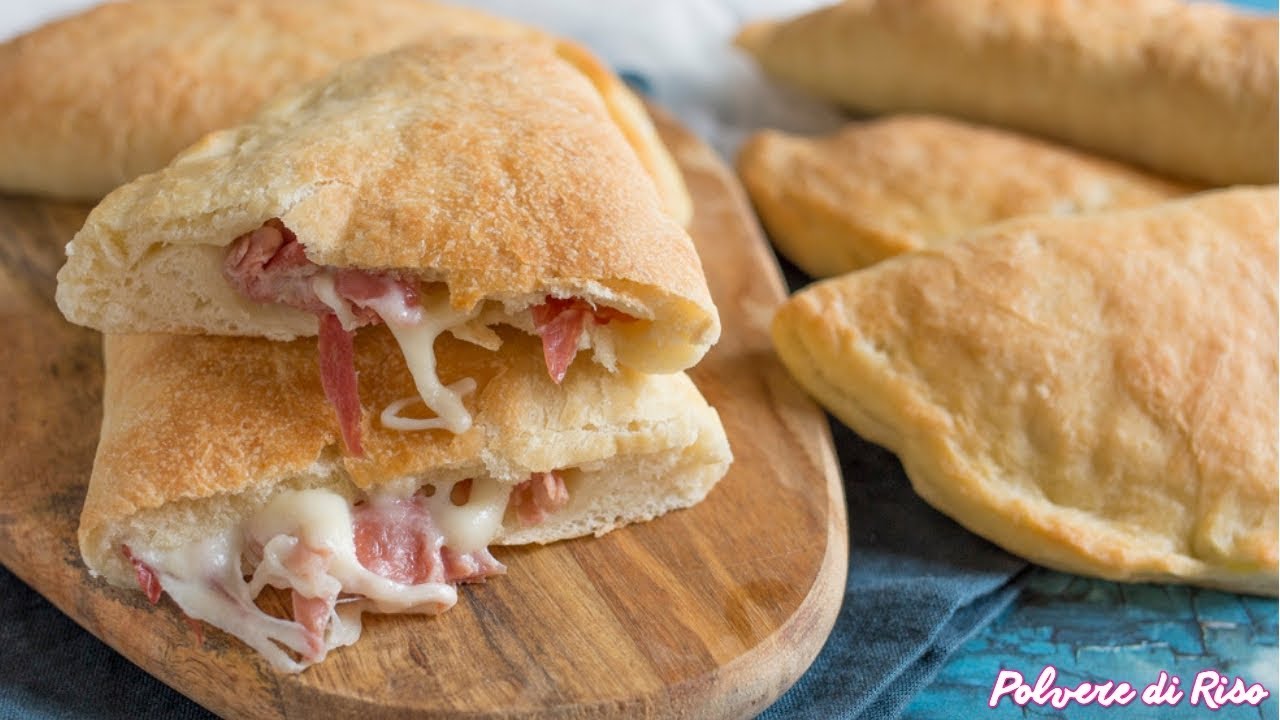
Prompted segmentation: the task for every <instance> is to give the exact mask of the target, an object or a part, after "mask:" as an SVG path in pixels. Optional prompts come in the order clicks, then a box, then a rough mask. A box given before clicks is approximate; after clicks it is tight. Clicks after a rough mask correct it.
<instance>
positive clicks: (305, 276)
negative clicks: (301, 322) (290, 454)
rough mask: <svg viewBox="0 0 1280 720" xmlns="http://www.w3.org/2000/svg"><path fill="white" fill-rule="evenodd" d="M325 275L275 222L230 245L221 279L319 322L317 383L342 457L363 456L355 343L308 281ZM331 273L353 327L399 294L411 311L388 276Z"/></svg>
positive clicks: (373, 320)
mask: <svg viewBox="0 0 1280 720" xmlns="http://www.w3.org/2000/svg"><path fill="white" fill-rule="evenodd" d="M322 271H326V269H325V268H324V267H322V266H320V265H317V264H315V263H313V262H311V260H310V259H308V258H307V254H306V250H305V249H304V248H303V246H302V243H300V242H298V238H297V236H296V235H294V234H293V232H292V231H291V230H289V228H287V227H285V225H284V223H282V222H281V221H280V220H279V219H278V218H272V219H270V220H268V221H267V222H265V223H263V225H262V227H260V228H258V229H256V230H254V231H252V232H248V233H245V234H244V235H241V236H240V237H238V238H236V239H235V241H234V242H232V244H231V249H230V250H228V251H227V256H226V258H225V259H224V261H223V265H222V274H223V276H224V277H225V278H226V279H227V282H229V283H230V284H231V286H232V287H234V288H235V289H236V290H238V291H239V292H240V294H241V295H244V296H245V297H247V298H249V299H250V300H254V301H256V302H261V303H282V304H284V305H288V306H289V307H293V308H297V309H299V310H302V311H304V312H311V313H315V314H316V315H317V316H318V317H319V320H320V337H319V342H318V345H319V353H320V380H321V384H322V385H323V386H324V394H325V397H326V398H328V400H329V403H330V404H331V405H333V409H334V412H335V413H336V414H337V416H338V425H339V427H340V428H341V431H342V441H343V444H344V445H346V448H347V452H348V453H350V454H351V455H354V456H356V457H361V456H363V455H364V448H363V444H362V443H361V427H360V389H359V384H358V381H357V379H356V368H355V346H354V343H355V340H354V337H353V333H352V330H354V328H351V329H347V328H343V327H342V323H340V322H339V321H338V318H337V316H336V315H335V314H334V312H333V309H332V308H330V307H329V306H328V305H326V304H324V303H323V302H321V301H320V298H319V297H318V296H317V295H316V293H315V290H314V289H313V287H312V284H311V283H312V280H313V279H314V278H315V276H316V275H318V274H319V273H320V272H322ZM333 272H334V290H335V292H336V293H337V295H338V297H339V298H341V299H343V300H345V301H346V302H347V305H348V308H347V309H348V310H349V311H350V312H351V315H352V317H354V318H355V320H356V327H359V326H363V325H373V324H377V323H379V322H382V319H381V318H380V317H379V316H378V314H377V313H376V312H374V310H373V309H372V308H371V307H369V305H370V304H371V303H374V302H377V301H378V300H380V299H382V298H385V297H387V296H388V295H389V294H393V293H399V294H400V296H401V298H403V302H402V303H400V305H401V306H403V307H416V306H417V304H418V295H417V291H416V290H415V289H414V287H413V285H412V284H411V283H409V282H406V281H404V280H401V279H400V278H398V277H396V276H395V275H393V274H389V273H372V272H365V271H363V270H349V269H348V270H337V271H333Z"/></svg>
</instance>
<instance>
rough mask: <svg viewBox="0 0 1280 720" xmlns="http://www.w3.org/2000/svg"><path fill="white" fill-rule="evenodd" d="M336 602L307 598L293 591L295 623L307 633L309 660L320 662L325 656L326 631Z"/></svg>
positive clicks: (328, 599) (326, 599) (307, 657)
mask: <svg viewBox="0 0 1280 720" xmlns="http://www.w3.org/2000/svg"><path fill="white" fill-rule="evenodd" d="M334 600H335V598H312V597H307V596H305V595H303V594H301V593H299V592H298V591H297V590H294V591H293V621H294V622H296V623H298V624H299V625H301V626H302V628H303V629H304V630H306V631H307V651H308V652H307V656H306V659H307V660H311V661H318V660H319V659H320V658H321V657H323V656H324V652H325V648H324V644H325V643H324V631H325V628H327V627H328V626H329V613H330V611H332V610H333V603H334Z"/></svg>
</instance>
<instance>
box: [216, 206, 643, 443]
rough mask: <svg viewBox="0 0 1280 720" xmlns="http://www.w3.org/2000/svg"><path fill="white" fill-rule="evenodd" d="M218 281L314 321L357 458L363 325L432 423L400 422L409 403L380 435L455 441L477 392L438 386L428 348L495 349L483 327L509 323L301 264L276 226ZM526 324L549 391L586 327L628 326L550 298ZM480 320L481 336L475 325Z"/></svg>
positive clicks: (392, 409) (241, 252)
mask: <svg viewBox="0 0 1280 720" xmlns="http://www.w3.org/2000/svg"><path fill="white" fill-rule="evenodd" d="M222 271H223V276H224V277H226V279H227V281H228V282H229V283H230V284H231V285H232V286H233V287H235V288H236V290H237V291H239V292H240V294H241V295H243V296H245V297H247V298H249V299H250V300H253V301H256V302H261V303H280V304H283V305H288V306H289V307H293V308H297V309H299V310H302V311H304V312H310V313H315V314H316V316H317V317H318V318H319V321H320V333H319V354H320V378H321V382H322V385H323V386H324V392H325V397H326V398H328V400H329V404H331V405H332V406H333V408H334V411H335V413H336V414H337V416H338V422H339V425H340V427H341V428H342V439H343V443H344V444H345V445H346V447H347V451H348V452H349V453H351V454H353V455H357V456H360V455H363V454H364V450H363V446H362V445H361V438H360V435H361V430H360V411H361V408H360V393H359V387H358V384H357V379H356V369H355V347H354V331H355V330H356V329H357V328H359V327H362V326H365V325H373V324H377V323H385V324H386V326H387V328H388V329H390V330H391V333H392V334H393V335H394V336H395V339H396V342H397V343H398V344H399V345H400V350H401V352H402V353H403V354H404V358H405V361H406V363H407V364H408V367H409V371H410V372H411V373H412V374H413V381H414V385H415V386H416V387H417V390H418V395H419V397H420V398H421V400H422V402H424V403H425V404H426V406H427V407H428V408H430V409H431V411H432V412H434V413H435V414H436V417H434V418H429V419H415V418H407V417H403V416H401V415H400V412H401V411H402V410H403V409H404V408H405V406H406V405H408V404H409V403H410V402H412V401H413V400H414V399H413V398H406V399H403V400H399V401H397V402H395V403H393V404H392V405H391V406H389V407H388V408H387V409H385V410H384V411H383V413H382V416H381V418H382V422H383V425H385V426H387V427H389V428H391V429H393V430H430V429H436V428H442V429H445V430H448V431H450V432H454V433H461V432H466V430H467V429H468V428H470V427H471V414H470V413H469V412H468V411H467V408H466V406H465V405H464V404H463V397H464V396H465V395H466V394H467V393H469V392H472V391H473V390H474V389H475V383H474V382H473V381H471V380H470V379H465V380H461V381H458V382H456V383H453V384H452V385H444V384H442V383H441V382H440V378H439V377H438V375H437V373H436V360H435V340H436V338H437V337H439V336H440V334H441V333H444V332H446V331H448V332H451V333H452V334H453V335H455V336H456V337H458V338H459V339H461V340H466V341H469V342H473V343H476V344H478V345H482V346H485V347H489V348H490V349H497V343H498V342H499V340H498V337H497V336H496V335H494V334H493V333H492V331H489V330H488V325H490V324H493V323H497V322H510V321H511V319H510V318H505V317H503V316H502V315H500V314H495V313H483V308H482V306H483V305H485V304H484V303H480V304H479V305H478V306H477V307H475V308H473V309H471V310H469V311H460V310H457V309H455V308H453V307H452V306H451V305H450V303H449V294H448V290H447V289H446V288H444V287H443V286H442V285H441V284H439V283H435V284H433V285H431V286H429V287H425V288H424V287H423V286H421V285H420V284H419V283H418V281H417V280H415V279H413V278H410V277H405V276H402V275H400V274H398V273H396V272H391V271H388V272H374V271H368V270H358V269H351V268H337V267H331V266H324V265H317V264H316V263H314V262H312V261H311V260H309V259H308V258H307V256H306V252H305V250H304V248H303V246H302V243H300V242H298V238H297V236H295V235H294V234H293V232H292V231H291V230H289V228H287V227H285V226H284V223H282V222H281V221H280V220H279V219H276V218H272V219H271V220H268V221H267V222H266V223H264V224H263V225H262V227H259V228H258V229H256V230H254V231H252V232H248V233H245V234H244V235H241V236H240V237H238V238H236V239H235V241H234V242H232V243H231V247H230V249H229V250H228V252H227V255H226V258H225V260H224V262H223V268H222ZM529 315H530V317H529V319H528V323H527V325H528V327H530V328H532V330H533V332H534V333H535V334H537V335H538V336H540V337H541V339H542V352H543V357H544V359H545V361H546V364H547V372H548V373H549V374H550V375H551V378H552V379H553V380H554V381H555V382H556V383H559V382H561V381H562V380H564V376H565V373H566V372H568V369H569V365H570V363H572V362H573V359H574V357H575V356H576V355H577V353H578V350H579V349H582V348H584V347H586V346H589V342H590V340H589V338H590V335H589V333H588V331H587V329H588V327H589V323H590V324H591V325H606V324H608V323H610V322H612V321H615V320H616V321H622V322H626V321H632V320H634V319H635V318H633V317H632V316H630V315H628V314H626V313H624V312H622V311H620V310H617V309H614V308H609V307H604V306H601V307H594V306H592V305H591V304H590V303H588V302H587V301H585V300H583V299H581V298H555V297H551V296H548V297H546V298H545V299H544V301H543V302H542V303H541V304H539V305H535V306H532V307H531V308H530V309H529ZM477 320H478V321H479V322H480V323H481V326H480V327H479V328H477V327H476V326H475V323H474V322H473V321H477Z"/></svg>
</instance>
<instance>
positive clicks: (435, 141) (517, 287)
mask: <svg viewBox="0 0 1280 720" xmlns="http://www.w3.org/2000/svg"><path fill="white" fill-rule="evenodd" d="M67 256H68V257H67V263H66V265H65V266H64V267H63V268H62V270H61V272H60V273H59V275H58V292H57V299H58V305H59V307H60V308H61V309H62V311H63V313H64V314H65V315H66V316H67V318H68V319H70V320H71V321H72V322H76V323H80V324H83V325H88V326H90V327H93V328H96V329H99V330H102V331H104V332H110V333H138V332H166V333H181V334H185V333H207V334H220V335H251V336H260V337H266V338H271V339H274V340H289V339H292V338H296V337H299V336H306V335H316V334H317V333H318V335H319V349H320V367H321V374H322V376H323V378H324V380H325V390H326V392H327V393H328V395H329V397H330V400H331V401H332V403H333V405H334V406H335V408H336V410H337V412H338V414H339V416H340V417H341V418H342V421H343V428H344V431H345V438H346V441H347V446H348V449H349V450H351V451H352V452H353V453H356V454H358V453H359V452H360V438H359V433H358V432H357V428H358V427H359V420H360V418H359V407H360V401H359V397H358V393H357V388H356V376H355V373H354V370H353V367H352V364H351V343H352V335H353V331H354V330H356V329H357V328H360V327H363V326H366V325H371V324H385V325H386V326H387V327H388V328H390V329H391V331H392V333H393V334H394V335H395V337H396V339H397V341H398V342H399V344H400V347H401V350H402V352H403V354H404V358H405V360H406V362H407V363H408V365H409V368H410V370H411V371H412V372H413V375H414V378H415V381H416V384H417V388H418V393H419V395H420V397H421V398H422V400H423V401H424V402H425V403H426V405H427V407H428V408H429V409H430V410H431V411H432V413H433V414H434V417H430V418H425V419H420V420H417V421H408V420H405V419H403V418H397V419H396V420H394V423H396V424H395V425H393V426H398V427H402V428H405V429H410V428H416V429H425V428H432V427H442V428H446V429H448V430H450V431H453V432H463V431H465V430H466V429H467V427H469V425H470V423H471V417H470V414H469V413H468V412H467V410H466V408H465V407H464V405H463V403H462V399H461V398H462V395H461V392H460V391H459V390H458V389H457V388H452V387H449V385H448V384H447V383H443V382H442V381H440V379H439V377H438V375H437V373H436V371H435V367H434V366H435V357H434V354H433V344H434V342H435V340H436V338H437V337H438V336H440V335H441V334H442V333H451V334H453V335H454V336H456V337H459V338H463V339H465V340H467V341H469V342H473V343H475V344H477V345H481V346H484V347H486V348H489V349H491V350H493V349H496V348H497V346H498V344H499V338H498V336H497V335H495V334H494V331H493V329H494V328H495V327H497V326H501V325H509V326H513V327H516V328H520V329H521V330H524V331H525V332H527V333H531V334H534V335H537V336H540V337H541V339H542V352H541V355H542V356H543V357H544V359H545V363H546V368H547V371H548V372H549V373H550V375H551V376H552V377H553V378H554V379H555V380H556V381H560V380H562V379H563V378H564V377H565V374H566V372H567V371H568V369H569V365H570V363H571V362H572V361H573V359H574V357H575V355H576V354H577V353H578V352H579V351H580V350H585V351H589V352H590V354H591V355H592V356H593V357H594V360H595V362H596V363H598V364H600V365H603V366H605V367H607V368H609V369H614V368H615V367H617V366H624V367H628V368H631V369H635V370H639V371H642V372H649V373H670V372H677V371H680V370H683V369H684V368H687V367H689V366H691V365H693V364H694V363H695V362H696V361H697V360H698V359H699V358H701V357H702V355H703V353H705V352H706V350H707V348H709V347H710V346H711V344H712V343H714V342H715V341H716V340H717V339H718V337H719V334H720V322H719V317H718V315H717V312H716V308H715V306H714V304H713V303H712V301H711V297H710V294H709V292H708V290H707V284H706V278H705V277H704V275H703V272H702V266H701V263H700V262H699V259H698V255H697V252H696V251H695V249H694V246H693V242H692V241H691V240H690V238H689V235H688V234H687V233H686V232H685V231H684V229H683V228H682V226H681V225H680V224H679V223H677V222H676V221H675V220H674V219H672V217H671V216H670V215H669V214H668V213H666V212H664V210H663V206H662V203H661V201H660V198H659V196H658V193H657V192H656V190H655V188H654V184H653V182H652V181H651V180H650V178H649V176H648V175H647V174H646V173H645V170H644V167H643V165H642V164H641V163H640V162H639V161H638V160H637V158H636V154H635V152H633V150H632V149H631V147H630V146H629V145H628V143H627V140H626V138H625V137H624V136H623V133H622V132H621V131H620V130H619V129H618V126H617V125H616V124H615V123H614V122H613V121H612V120H611V119H610V114H609V109H608V108H607V107H606V105H605V103H604V102H603V101H602V100H601V96H600V94H599V93H598V92H597V91H596V89H595V87H594V86H593V85H592V83H591V82H590V81H589V80H588V79H587V78H586V76H584V74H583V73H581V72H580V71H579V70H578V69H577V68H576V67H575V66H574V65H573V64H571V63H569V62H567V61H566V60H564V59H563V58H562V57H561V55H560V53H558V52H557V51H556V49H555V48H554V47H553V46H551V45H549V44H547V43H542V42H532V41H526V40H522V39H496V38H489V37H455V38H444V39H436V40H433V41H430V42H426V43H423V44H419V45H414V46H410V47H406V48H403V49H400V50H397V51H394V52H391V53H388V54H384V55H380V56H374V57H371V58H367V59H364V60H360V61H357V62H354V63H351V64H348V65H345V66H343V67H342V68H340V69H339V70H337V71H336V72H335V73H334V74H333V75H331V76H330V77H328V78H327V79H324V80H322V81H319V82H317V83H314V84H312V85H310V86H307V87H305V88H304V89H302V90H299V91H297V92H293V93H288V94H286V95H284V96H282V97H280V98H278V99H277V100H276V101H274V102H273V103H271V104H269V105H267V106H266V107H265V108H264V109H263V110H262V111H261V112H260V113H259V114H258V115H257V116H256V117H255V118H254V119H253V120H251V121H249V122H248V123H247V124H244V125H241V126H239V127H235V128H231V129H228V130H223V131H219V132H215V133H212V134H210V135H208V136H206V137H205V138H204V139H203V140H201V141H200V142H199V143H197V144H196V145H194V146H193V147H191V148H189V149H188V150H187V151H186V152H184V153H183V154H182V155H181V156H180V157H179V158H178V159H176V160H175V161H174V162H173V163H172V164H171V165H169V166H168V167H167V168H165V169H163V170H161V171H159V172H157V173H154V174H151V175H145V176H143V177H141V178H139V179H137V180H135V181H133V182H132V183H129V184H128V185H125V186H124V187H122V188H119V189H118V190H116V191H114V192H112V193H111V194H110V195H109V196H108V197H107V198H106V199H105V200H103V202H102V203H101V204H100V205H99V206H98V207H97V208H95V209H94V211H93V212H92V213H91V214H90V215H89V217H88V220H87V221H86V222H85V225H84V227H83V228H82V229H81V230H80V231H79V232H78V233H77V234H76V236H75V237H74V238H73V239H72V241H71V243H70V244H69V245H68V246H67Z"/></svg>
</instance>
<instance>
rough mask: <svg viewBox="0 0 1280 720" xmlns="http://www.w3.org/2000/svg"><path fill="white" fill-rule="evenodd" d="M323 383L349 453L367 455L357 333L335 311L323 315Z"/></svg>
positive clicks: (320, 348)
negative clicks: (362, 430) (362, 433)
mask: <svg viewBox="0 0 1280 720" xmlns="http://www.w3.org/2000/svg"><path fill="white" fill-rule="evenodd" d="M317 347H318V348H319V350H320V384H321V385H323V386H324V396H325V397H326V398H328V400H329V404H330V405H332V406H333V410H334V412H335V413H337V415H338V426H339V427H340V428H341V429H342V442H343V444H345V445H346V446H347V452H349V453H351V454H352V455H354V456H356V457H363V456H364V446H363V444H362V443H361V442H360V386H359V380H358V379H357V378H356V349H355V333H352V332H350V331H348V330H344V329H343V327H342V323H341V322H339V321H338V318H337V316H335V315H334V314H333V313H327V314H325V315H321V316H320V338H319V342H318V344H317Z"/></svg>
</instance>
